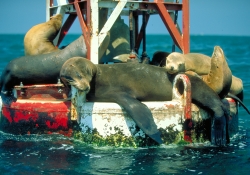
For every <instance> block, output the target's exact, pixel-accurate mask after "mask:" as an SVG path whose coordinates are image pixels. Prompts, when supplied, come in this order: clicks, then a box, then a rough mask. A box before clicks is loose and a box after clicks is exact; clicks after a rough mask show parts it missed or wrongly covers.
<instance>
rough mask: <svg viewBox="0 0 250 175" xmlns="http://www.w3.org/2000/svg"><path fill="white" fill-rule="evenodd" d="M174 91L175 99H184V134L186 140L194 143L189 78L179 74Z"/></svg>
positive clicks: (175, 80)
mask: <svg viewBox="0 0 250 175" xmlns="http://www.w3.org/2000/svg"><path fill="white" fill-rule="evenodd" d="M174 89H177V90H175V91H174V90H173V99H175V98H177V99H183V102H182V105H183V108H184V110H183V113H184V119H185V120H184V123H183V125H184V126H183V127H184V129H183V132H184V140H185V141H188V142H192V138H191V134H192V133H191V132H192V129H193V122H192V111H191V105H192V99H191V83H190V80H189V78H188V77H187V76H186V75H185V74H178V75H177V76H176V77H175V79H174Z"/></svg>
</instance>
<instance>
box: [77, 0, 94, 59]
mask: <svg viewBox="0 0 250 175" xmlns="http://www.w3.org/2000/svg"><path fill="white" fill-rule="evenodd" d="M74 6H75V9H76V14H77V16H78V19H79V22H80V26H81V29H82V33H83V36H84V40H85V44H86V47H87V59H90V58H91V55H90V35H91V34H90V32H91V31H90V29H89V28H88V26H90V2H89V0H87V1H86V6H87V7H85V8H87V10H86V11H87V15H86V16H87V17H86V18H87V22H85V20H84V18H83V14H82V11H81V8H80V6H79V0H75V1H74ZM86 23H87V24H86Z"/></svg>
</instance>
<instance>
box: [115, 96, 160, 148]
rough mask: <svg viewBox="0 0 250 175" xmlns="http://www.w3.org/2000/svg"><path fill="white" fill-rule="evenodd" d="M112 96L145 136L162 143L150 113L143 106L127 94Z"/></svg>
mask: <svg viewBox="0 0 250 175" xmlns="http://www.w3.org/2000/svg"><path fill="white" fill-rule="evenodd" d="M112 96H113V98H114V101H115V102H116V103H118V104H119V105H120V106H121V107H122V108H123V109H124V110H125V111H126V112H127V114H128V115H129V116H131V117H132V118H133V120H134V121H135V123H136V124H137V125H138V126H139V127H140V128H141V130H142V131H143V132H145V134H147V135H148V136H149V137H150V138H152V139H153V140H155V141H156V142H157V143H159V144H162V143H163V142H162V139H161V134H160V132H159V130H158V129H157V126H156V124H155V122H154V119H153V116H152V113H151V111H150V110H149V109H148V107H147V106H146V105H145V104H143V103H141V102H140V101H138V100H137V99H135V98H132V97H130V96H128V94H123V95H122V96H121V94H119V93H116V94H113V95H112Z"/></svg>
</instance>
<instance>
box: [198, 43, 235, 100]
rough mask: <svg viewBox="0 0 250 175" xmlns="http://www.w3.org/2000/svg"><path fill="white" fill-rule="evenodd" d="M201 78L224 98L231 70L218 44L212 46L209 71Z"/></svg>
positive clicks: (230, 78) (230, 81) (229, 84)
mask: <svg viewBox="0 0 250 175" xmlns="http://www.w3.org/2000/svg"><path fill="white" fill-rule="evenodd" d="M202 80H203V81H204V82H205V83H206V84H207V85H208V86H209V87H211V88H212V89H213V90H214V91H215V92H216V93H217V94H219V96H220V98H224V97H225V96H226V95H227V94H228V93H229V91H230V87H231V84H232V72H231V70H230V68H229V67H228V64H227V61H226V59H225V56H224V52H223V50H222V49H221V48H220V47H219V46H215V47H214V52H213V54H212V58H211V68H210V72H209V74H208V75H203V76H202Z"/></svg>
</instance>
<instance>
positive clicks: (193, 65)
mask: <svg viewBox="0 0 250 175" xmlns="http://www.w3.org/2000/svg"><path fill="white" fill-rule="evenodd" d="M215 47H219V46H215ZM220 49H221V48H220ZM218 50H219V49H218ZM221 51H222V49H221ZM222 54H223V56H224V53H223V51H222ZM183 58H185V59H186V60H184V59H183ZM165 59H166V60H167V61H166V69H167V70H168V73H171V74H173V73H179V72H186V73H189V74H192V75H196V76H204V80H205V81H206V82H209V81H211V80H213V81H214V83H213V84H211V82H210V83H209V84H210V86H211V87H212V88H214V90H215V91H216V92H218V93H220V92H221V89H223V88H222V87H221V86H222V82H219V83H218V84H217V83H216V77H215V76H214V75H211V72H210V71H211V63H212V62H213V63H212V64H213V71H212V72H214V73H215V72H217V73H218V72H219V70H218V69H217V68H216V58H214V60H212V59H211V58H210V57H208V56H206V55H203V54H196V53H189V54H181V53H176V52H174V53H171V54H170V55H169V56H168V57H167V58H165ZM199 59H200V60H199ZM197 60H199V61H197ZM208 61H211V62H208ZM220 61H221V63H222V62H223V66H220V71H221V73H225V74H226V73H228V75H225V77H224V78H222V76H221V75H220V78H219V77H217V78H218V80H219V79H224V81H226V80H227V78H226V77H230V74H231V73H230V69H229V67H228V64H227V62H226V60H225V56H224V61H223V58H221V60H220ZM162 62H164V60H163V61H162ZM183 62H185V64H184V63H183ZM203 62H204V64H201V63H203ZM208 64H210V65H208ZM184 65H185V66H184ZM222 70H223V71H222ZM206 72H207V73H206ZM209 73H210V76H208V75H207V74H209ZM217 75H219V74H217ZM209 77H210V78H209ZM229 79H230V78H229ZM229 79H228V81H230V80H229ZM223 83H224V86H225V87H228V86H227V85H226V84H228V83H226V82H223ZM216 84H217V87H216ZM226 89H227V88H226ZM225 91H226V92H227V91H228V90H225ZM229 92H230V93H231V94H233V95H236V96H237V97H239V98H240V99H241V100H243V84H242V81H241V79H239V78H237V77H235V76H232V84H231V87H230V91H229ZM224 94H225V92H222V94H220V96H222V97H225V95H224Z"/></svg>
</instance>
